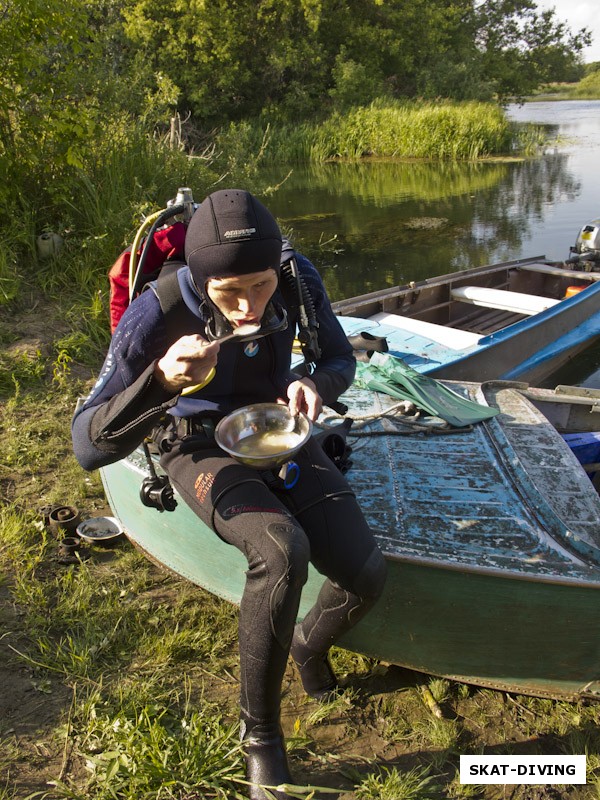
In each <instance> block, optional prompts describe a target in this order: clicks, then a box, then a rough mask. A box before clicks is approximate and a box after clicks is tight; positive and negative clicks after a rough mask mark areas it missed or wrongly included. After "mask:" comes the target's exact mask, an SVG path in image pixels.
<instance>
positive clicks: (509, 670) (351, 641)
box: [102, 454, 600, 699]
mask: <svg viewBox="0 0 600 800" xmlns="http://www.w3.org/2000/svg"><path fill="white" fill-rule="evenodd" d="M143 477H144V470H143V462H142V461H141V458H140V457H139V454H138V456H136V457H135V458H134V459H132V460H124V461H121V462H119V463H117V464H113V465H111V466H109V467H106V468H104V469H103V470H102V478H103V482H104V485H105V489H106V493H107V496H108V499H109V502H110V505H111V507H112V509H113V512H114V513H115V514H116V516H118V518H119V519H120V520H121V522H122V523H123V526H124V528H125V531H126V533H127V536H128V538H129V539H130V540H131V541H132V542H133V543H134V544H135V545H136V546H137V547H139V548H140V549H141V550H142V551H143V552H144V553H145V554H146V555H147V556H148V557H149V558H150V559H151V560H153V561H154V562H156V563H158V564H160V565H162V566H163V567H166V568H167V569H169V570H170V571H172V572H174V573H176V574H178V575H180V576H182V577H184V578H186V579H188V580H190V581H192V582H193V583H195V584H197V585H199V586H201V587H203V588H205V589H207V590H208V591H210V592H212V593H214V594H216V595H218V596H220V597H222V598H225V599H226V600H229V601H231V602H234V603H239V600H240V597H241V594H242V591H243V587H244V581H245V569H246V563H245V560H244V558H243V556H242V555H241V553H239V552H238V551H237V550H236V549H235V548H233V547H231V546H229V545H227V544H226V543H225V542H223V541H222V540H221V539H219V537H218V536H217V535H216V534H214V533H213V532H212V531H211V530H210V529H208V528H207V527H206V526H205V525H204V524H203V523H202V522H201V521H200V520H199V519H198V518H197V517H196V516H195V515H194V514H193V512H192V511H191V510H190V509H189V508H188V507H187V506H186V505H185V503H183V501H181V500H179V502H178V506H177V509H176V511H175V512H173V513H169V512H164V513H159V512H157V511H156V510H154V509H150V508H147V507H145V506H143V505H142V504H141V502H140V501H139V499H138V495H139V486H140V483H141V480H142V478H143ZM387 563H388V570H389V574H388V580H387V583H386V589H385V591H384V594H383V596H382V598H381V599H380V601H379V602H378V604H377V605H376V607H375V608H374V609H373V610H372V611H371V613H370V614H369V615H368V616H367V617H366V618H365V619H363V620H362V621H361V622H359V623H358V625H357V626H356V627H355V628H354V629H353V630H352V631H351V632H350V633H348V634H347V635H346V636H345V637H344V638H343V640H342V641H341V642H340V644H341V645H342V646H344V647H346V648H348V649H350V650H353V651H356V652H360V653H363V654H366V655H369V656H373V657H375V658H378V659H381V660H384V661H387V662H391V663H395V664H398V665H402V666H404V667H408V668H410V669H414V670H418V671H423V672H426V673H429V674H435V675H440V676H445V677H448V678H452V679H456V680H459V681H463V682H466V683H472V684H476V685H480V686H487V687H492V688H497V689H503V690H507V691H513V692H519V693H525V694H532V695H539V696H548V697H555V698H563V699H575V698H577V697H590V698H597V699H600V640H599V638H598V635H597V621H598V612H599V609H600V582H590V583H588V582H586V581H583V580H581V581H579V580H564V581H561V580H557V579H555V578H541V579H540V577H539V576H531V575H523V574H511V573H510V572H506V571H502V570H499V569H498V570H494V569H478V568H464V567H460V566H458V565H451V564H444V563H440V562H438V563H427V562H426V561H424V560H420V559H416V558H403V557H399V556H397V555H390V554H388V555H387ZM322 580H323V578H322V576H320V575H319V574H318V573H317V572H316V571H315V570H313V569H312V568H311V570H310V573H309V579H308V582H307V585H306V586H305V589H304V591H303V596H302V604H301V608H300V617H302V616H303V615H304V614H305V613H306V612H307V610H308V609H309V608H310V606H311V605H312V604H313V603H314V601H315V599H316V596H317V593H318V591H319V588H320V586H321V583H322Z"/></svg>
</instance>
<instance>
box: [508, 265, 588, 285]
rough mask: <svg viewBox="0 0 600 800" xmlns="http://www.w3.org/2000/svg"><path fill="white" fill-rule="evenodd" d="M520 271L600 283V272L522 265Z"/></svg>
mask: <svg viewBox="0 0 600 800" xmlns="http://www.w3.org/2000/svg"><path fill="white" fill-rule="evenodd" d="M518 269H524V270H527V272H543V273H544V274H545V275H556V276H557V277H560V278H573V279H574V280H578V281H600V272H584V271H581V270H577V271H576V270H574V269H562V268H561V267H553V266H551V265H550V264H521V265H520V266H519V267H518Z"/></svg>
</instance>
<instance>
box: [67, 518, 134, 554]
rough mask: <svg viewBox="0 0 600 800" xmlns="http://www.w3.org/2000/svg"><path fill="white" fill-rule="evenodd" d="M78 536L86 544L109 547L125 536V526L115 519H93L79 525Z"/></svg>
mask: <svg viewBox="0 0 600 800" xmlns="http://www.w3.org/2000/svg"><path fill="white" fill-rule="evenodd" d="M77 535H78V536H79V538H80V539H83V541H84V542H89V543H90V544H99V545H102V546H104V547H109V546H111V545H113V544H115V543H116V542H117V540H118V539H120V538H121V536H123V526H122V525H121V523H120V522H119V520H118V519H116V518H115V517H91V518H90V519H86V520H84V521H83V522H80V523H79V525H78V526H77Z"/></svg>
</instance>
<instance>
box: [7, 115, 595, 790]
mask: <svg viewBox="0 0 600 800" xmlns="http://www.w3.org/2000/svg"><path fill="white" fill-rule="evenodd" d="M380 112H381V113H382V114H383V113H384V112H383V111H382V110H381V109H379V108H375V107H374V108H373V109H372V116H371V120H372V121H373V120H377V119H379V117H378V115H379V114H380ZM386 113H387V112H386ZM398 113H399V111H398ZM427 113H428V114H431V115H433V109H428V111H427ZM367 116H368V115H367V114H366V113H365V117H364V119H365V120H366V119H367ZM483 116H485V115H483ZM458 117H460V114H458V115H457V118H458ZM433 118H434V116H429V117H428V120H429V122H427V123H425V121H424V122H423V127H422V130H423V131H425V130H426V129H427V127H428V125H430V124H431V120H432V119H433ZM451 118H452V117H448V119H451ZM396 119H397V117H396V116H394V115H393V114H391V112H390V117H389V120H391V121H392V122H393V121H394V120H396ZM415 119H416V118H413V122H414V121H415ZM423 119H425V117H424V118H423ZM407 126H408V123H407ZM366 127H368V126H366ZM408 127H410V126H408ZM434 127H435V126H434ZM392 129H393V124H391V125H390V127H389V129H388V132H389V130H392ZM476 129H477V128H476V125H475V123H472V127H471V132H472V134H473V133H474V132H475V131H476ZM256 130H257V131H258V128H257V129H256ZM449 131H450V128H448V129H447V130H446V137H449ZM263 132H264V131H263ZM278 135H279V134H278ZM332 135H333V134H332ZM378 135H379V134H378ZM406 135H407V136H408V133H407V134H406ZM421 135H422V136H424V135H425V134H424V133H422V134H421ZM273 137H275V133H274V132H273ZM258 139H260V142H259V144H258V146H257V147H255V146H254V145H252V146H250V145H249V144H248V145H247V146H246V145H244V146H243V147H241V146H238V147H237V149H236V148H234V147H233V145H232V146H231V147H230V148H228V149H225V150H223V151H222V152H221V153H220V154H218V153H219V149H218V148H216V149H215V150H214V151H212V155H211V156H210V157H209V156H207V155H206V151H202V154H200V152H199V151H197V152H196V153H194V154H193V155H192V157H190V153H189V151H185V150H183V149H179V148H174V149H173V148H170V147H167V146H165V144H164V143H161V142H160V141H157V140H156V139H155V138H153V137H147V136H145V135H136V136H134V135H133V134H131V135H130V136H129V137H113V138H112V140H111V141H108V140H107V141H106V142H105V143H104V144H98V150H97V152H96V153H95V157H94V158H91V157H90V159H89V160H88V162H87V163H86V165H85V169H74V170H73V171H72V172H71V173H68V174H62V175H61V178H60V181H58V180H56V181H54V182H53V183H52V182H49V181H44V180H42V177H43V176H44V175H46V172H43V171H41V168H40V172H38V173H37V177H36V174H34V173H28V174H27V175H26V176H23V182H22V185H21V186H13V187H12V188H13V189H15V191H14V192H13V195H12V197H13V200H12V203H13V205H12V211H11V214H10V225H9V226H6V227H5V230H4V235H3V244H2V246H1V249H0V253H1V258H0V303H1V304H2V318H1V320H0V346H1V353H0V370H1V371H0V403H1V404H2V416H1V419H0V448H1V453H2V456H1V457H0V490H1V498H2V507H1V509H0V569H1V573H0V574H1V578H0V620H1V625H2V633H1V634H0V682H1V685H2V687H3V691H2V692H0V776H1V778H2V780H0V800H8V799H9V798H11V800H25V798H33V797H39V798H42V797H46V798H51V799H52V800H57V799H58V798H71V800H84V798H85V800H109V798H110V800H158V798H160V800H164V799H165V798H174V799H176V800H204V799H205V798H213V797H215V798H222V800H225V798H227V800H233V798H241V797H243V796H244V785H243V780H242V779H243V770H242V762H241V758H240V752H239V746H238V744H237V719H236V707H237V695H238V688H239V687H238V681H237V654H236V645H235V639H236V610H235V608H234V607H232V606H230V605H228V604H226V603H224V602H222V601H219V600H217V599H215V598H214V597H212V596H210V595H208V594H207V593H205V592H203V591H202V590H200V589H197V588H195V587H193V586H191V585H189V584H187V583H185V582H184V581H182V580H180V579H177V578H174V577H172V576H169V575H167V574H165V573H164V572H162V571H161V570H159V569H158V568H157V567H155V566H153V565H151V564H150V563H149V562H147V561H146V560H145V559H144V558H143V557H142V556H141V555H140V554H139V553H137V552H136V551H134V550H133V548H132V547H131V546H130V545H129V544H127V543H126V542H124V543H123V544H122V545H121V546H119V547H118V548H116V549H114V550H101V549H98V548H90V549H89V550H87V552H86V555H87V556H88V557H87V558H86V559H85V560H84V561H83V562H82V563H81V564H77V565H63V564H61V563H59V561H58V558H57V554H58V553H57V551H58V545H57V541H56V540H55V539H54V538H53V537H52V536H51V535H50V534H49V533H48V532H47V531H46V530H45V529H44V527H43V525H42V522H41V509H42V507H43V506H45V505H47V504H64V503H67V504H69V505H75V506H77V507H78V508H79V509H80V510H81V511H82V512H83V514H84V515H95V514H104V513H109V509H108V507H107V505H106V500H105V498H104V495H103V491H102V487H101V483H100V480H99V477H98V475H97V474H91V475H88V474H86V473H84V472H83V471H82V470H81V469H80V468H79V467H78V465H77V464H76V462H75V460H74V457H73V456H72V454H71V447H70V434H69V420H70V417H71V413H72V410H73V407H74V404H75V401H76V398H77V396H78V395H81V394H85V393H87V391H89V389H90V388H91V386H92V384H93V381H94V376H95V374H96V373H97V370H98V368H99V365H100V363H101V360H102V357H103V353H104V351H105V348H106V345H107V343H108V308H107V281H106V271H107V269H108V267H109V265H110V264H111V263H112V261H113V260H114V258H115V257H116V255H117V253H118V252H119V251H120V250H121V249H122V248H123V247H124V246H125V245H126V244H128V243H129V242H130V241H131V238H132V235H133V232H134V231H135V229H136V228H137V225H138V224H139V221H140V218H141V216H142V215H143V214H148V213H151V212H153V211H155V210H156V209H157V208H160V207H163V206H164V203H165V201H166V199H167V198H169V197H171V196H172V195H173V193H174V191H175V190H176V188H177V186H180V185H191V186H192V187H193V189H194V193H195V196H196V198H198V199H200V198H201V197H202V196H203V195H204V194H205V193H206V192H207V191H210V189H211V188H212V187H213V186H215V185H224V184H227V183H229V184H233V183H236V184H238V185H245V186H248V188H252V189H254V190H258V191H261V192H262V193H266V194H267V196H268V190H267V188H266V187H264V186H258V185H256V183H255V182H256V180H257V178H256V172H255V166H256V163H257V158H256V156H257V154H259V150H260V146H261V145H262V144H263V138H262V132H261V133H260V135H259V134H258V133H257V141H258ZM443 140H444V137H443V136H442V135H441V134H440V141H443ZM251 141H252V142H253V141H254V140H251V138H250V136H249V138H248V142H251ZM338 141H341V139H340V140H338ZM356 141H358V139H357V140H356ZM361 141H362V140H361ZM365 141H366V140H365ZM373 141H374V140H373ZM368 146H369V147H370V146H371V145H368ZM353 147H354V150H352V148H350V147H349V146H348V154H350V153H351V152H354V154H355V155H356V154H358V151H359V149H360V148H359V147H358V146H357V145H356V143H355V145H353ZM361 147H362V145H361ZM448 147H449V146H448ZM448 147H447V152H450V149H448ZM334 149H338V150H339V149H342V148H341V147H337V146H336V148H334ZM467 150H468V148H467V149H465V152H467ZM471 151H472V152H474V146H473V147H472V148H471ZM327 152H329V151H327ZM478 152H480V154H483V150H479V151H478ZM249 153H250V154H254V155H253V156H252V155H250V156H249ZM259 156H260V154H259ZM327 157H329V156H327ZM36 181H37V182H36ZM25 187H26V188H27V191H25V190H24V188H25ZM44 228H47V229H50V230H53V231H55V232H57V233H59V234H60V235H61V236H62V237H63V239H64V245H63V249H62V251H61V252H60V253H59V255H58V256H57V257H56V258H51V259H49V260H46V261H42V260H39V259H38V257H37V254H36V248H35V240H36V237H37V236H38V235H39V234H40V233H41V232H42V231H43V230H44ZM335 664H336V668H337V669H338V671H339V672H340V674H342V675H343V676H344V683H345V686H346V690H345V693H344V695H343V697H342V698H341V699H340V700H338V701H336V702H335V703H332V704H330V705H326V706H323V707H321V706H317V705H316V704H315V703H313V702H312V701H308V700H307V699H306V697H305V696H304V694H303V693H302V691H301V688H300V686H299V682H298V679H297V676H296V675H295V673H294V671H293V670H292V668H291V667H290V669H289V671H288V673H287V676H286V681H285V685H284V690H285V694H284V727H285V731H286V734H287V736H288V738H289V742H290V751H291V761H292V767H293V772H294V775H295V776H296V777H297V779H298V781H299V783H302V784H304V785H311V784H317V785H321V786H325V787H330V788H336V789H338V790H340V792H341V794H340V797H341V798H342V800H351V799H352V800H354V799H355V798H356V800H433V799H434V798H436V799H437V798H440V800H441V798H465V800H467V798H484V800H500V798H502V799H503V800H504V798H507V797H510V798H511V800H534V799H535V800H551V799H553V798H558V797H564V798H569V800H599V798H600V734H599V732H598V731H599V729H600V705H586V704H583V703H578V704H568V703H555V702H552V701H548V700H535V699H531V698H524V697H513V696H508V695H505V694H502V693H498V692H492V691H486V690H478V689H473V688H469V687H466V686H463V685H460V684H456V683H452V682H449V681H443V680H437V679H431V678H428V677H427V676H423V675H417V674H415V673H411V672H407V671H404V670H401V669H399V668H397V667H394V666H391V665H387V664H379V663H376V662H373V661H371V660H368V659H365V658H362V657H360V656H357V655H352V654H349V653H346V652H345V651H342V650H337V651H336V652H335ZM432 697H433V698H434V699H435V700H436V701H437V705H435V704H434V703H433V702H432ZM439 714H441V716H440V715H439ZM467 752H473V753H477V752H486V753H507V752H514V753H550V754H556V753H559V754H560V753H588V781H589V784H588V786H586V787H563V788H560V790H559V789H550V788H548V789H538V788H535V789H528V788H527V787H512V788H510V789H509V790H507V791H508V793H507V791H504V790H503V789H502V787H498V786H496V787H494V786H491V787H469V786H461V785H460V784H459V783H458V779H457V765H458V755H459V754H460V753H467ZM298 794H299V795H300V796H302V795H304V796H307V794H310V791H309V790H306V791H304V792H298ZM333 796H336V795H335V794H334V795H333Z"/></svg>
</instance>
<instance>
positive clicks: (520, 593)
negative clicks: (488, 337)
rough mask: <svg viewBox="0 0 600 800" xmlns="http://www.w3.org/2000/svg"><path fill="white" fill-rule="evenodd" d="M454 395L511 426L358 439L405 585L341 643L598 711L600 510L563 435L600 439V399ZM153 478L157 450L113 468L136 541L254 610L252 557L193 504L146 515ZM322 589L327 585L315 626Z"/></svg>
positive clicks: (358, 468) (110, 488) (392, 426)
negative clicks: (249, 582)
mask: <svg viewBox="0 0 600 800" xmlns="http://www.w3.org/2000/svg"><path fill="white" fill-rule="evenodd" d="M447 386H450V387H451V388H452V389H453V390H454V391H456V392H457V393H458V394H460V395H461V396H463V397H465V398H470V399H474V400H476V401H477V402H480V403H482V404H488V405H490V406H492V407H497V408H499V410H500V413H499V414H498V415H497V416H495V417H493V418H491V419H489V420H485V421H483V422H480V423H478V424H475V425H473V426H470V427H467V428H459V429H451V430H452V432H444V433H442V432H441V431H443V430H447V429H444V428H443V427H441V426H440V425H439V423H440V420H436V419H434V418H431V417H424V418H423V419H422V420H420V421H421V422H423V423H424V424H426V425H431V426H432V429H433V431H438V432H437V433H436V432H433V433H427V434H425V433H423V432H416V431H415V430H414V429H413V427H411V426H408V427H407V426H406V425H404V424H400V423H398V422H396V421H392V420H390V419H386V418H385V417H383V418H380V419H378V420H377V421H375V422H372V423H370V424H369V426H368V427H366V428H363V429H362V431H359V432H362V433H363V434H366V433H369V431H376V432H377V435H364V436H361V437H360V438H358V437H357V438H356V439H355V440H352V432H351V434H350V437H349V443H351V444H352V447H353V452H352V461H353V466H352V468H351V469H350V471H349V472H348V475H347V477H348V478H349V480H350V482H351V484H352V486H353V488H354V489H355V490H356V493H357V495H358V498H359V500H360V502H361V505H362V507H363V509H364V512H365V514H366V516H367V519H368V520H369V523H370V525H371V527H372V529H373V530H374V531H375V533H376V535H377V537H378V540H379V543H380V546H381V548H382V550H383V551H384V553H385V555H386V559H387V561H388V566H389V577H388V581H387V585H386V589H385V592H384V595H383V597H382V599H381V600H380V601H379V603H378V604H377V606H376V607H375V609H374V610H373V611H372V612H371V613H370V614H369V615H368V616H367V617H366V618H365V619H364V620H363V621H362V622H360V623H359V624H358V625H357V626H356V628H355V629H354V630H353V631H351V632H350V633H349V634H347V635H346V637H345V638H344V639H343V641H342V642H341V645H342V646H344V647H346V648H348V649H350V650H354V651H357V652H360V653H364V654H367V655H370V656H373V657H376V658H378V659H381V660H384V661H387V662H391V663H395V664H399V665H402V666H405V667H408V668H411V669H414V670H418V671H422V672H425V673H428V674H433V675H439V676H445V677H448V678H451V679H455V680H458V681H462V682H466V683H471V684H475V685H479V686H487V687H493V688H496V689H501V690H506V691H510V692H518V693H524V694H531V695H537V696H547V697H553V698H563V699H576V698H591V699H596V700H598V699H600V636H599V634H598V621H599V620H600V499H599V497H598V493H597V492H596V490H595V488H594V484H593V482H592V480H590V477H589V476H588V475H587V474H586V472H585V470H584V469H583V468H582V466H581V465H580V463H579V461H578V460H577V458H576V457H575V456H574V454H573V452H572V450H571V449H570V448H569V446H568V445H567V444H566V443H565V441H564V439H563V437H562V436H561V433H560V432H559V430H557V429H561V428H562V431H563V432H565V431H572V430H574V429H575V427H578V428H579V429H582V430H593V429H594V428H595V429H597V430H600V418H599V417H600V415H599V413H598V410H597V408H598V407H600V393H598V392H596V393H594V392H593V391H592V392H591V393H590V392H589V390H585V391H584V390H576V389H573V390H570V389H569V390H564V389H562V390H556V391H553V392H551V391H549V390H546V391H544V390H529V389H528V388H527V387H526V385H524V384H510V383H506V382H500V381H499V382H492V383H488V384H469V383H448V384H447ZM586 392H587V394H586ZM343 400H344V401H345V402H346V403H347V404H348V406H349V408H350V410H349V413H348V416H349V417H353V418H356V417H357V416H362V415H364V414H366V413H368V412H376V413H378V414H384V413H385V412H386V410H387V409H389V407H390V406H391V405H392V404H393V403H394V402H396V401H395V400H393V398H391V397H389V396H388V395H386V394H381V393H377V392H371V391H366V390H364V389H362V390H361V389H359V388H357V387H356V386H354V387H352V388H351V389H350V391H349V392H348V393H347V394H346V395H345V396H344V397H343ZM573 410H574V413H571V412H573ZM592 410H593V411H592ZM357 424H358V423H357ZM407 431H408V432H407ZM598 460H599V461H600V458H599V459H598ZM596 466H597V467H599V468H600V465H596ZM147 472H148V468H147V464H146V460H145V458H144V455H143V453H142V451H141V450H138V451H136V452H135V453H133V454H132V455H131V456H130V457H129V458H127V459H125V460H123V461H120V462H118V463H116V464H113V465H111V466H108V467H106V468H104V469H103V470H102V478H103V481H104V486H105V489H106V493H107V496H108V499H109V502H110V505H111V507H112V510H113V512H114V514H115V516H116V517H118V518H119V519H120V520H121V522H122V524H123V526H124V529H125V532H126V534H127V536H128V537H129V539H130V540H131V541H132V542H133V543H134V544H135V545H136V546H137V547H139V548H141V549H142V550H143V551H144V552H145V553H146V554H147V555H148V556H149V557H150V558H151V559H152V560H153V561H155V562H157V563H159V564H161V565H163V566H164V567H166V568H168V569H169V570H171V571H173V572H175V573H177V574H179V575H181V576H183V577H184V578H187V579H189V580H190V581H192V582H194V583H196V584H198V585H199V586H202V587H204V588H206V589H208V590H209V591H211V592H213V593H215V594H216V595H219V596H221V597H223V598H226V599H227V600H230V601H232V602H234V603H235V602H237V601H239V598H240V596H241V593H242V589H243V585H244V571H245V561H244V559H243V557H242V555H241V554H240V553H239V552H238V551H237V550H236V549H235V548H233V547H230V546H228V545H226V544H225V543H223V542H222V541H221V540H220V539H219V538H218V537H217V536H216V535H214V534H213V533H212V532H211V531H210V530H209V529H208V528H206V527H205V526H203V525H202V524H201V523H200V521H199V520H198V518H197V517H196V516H195V515H194V514H193V513H192V512H191V511H190V510H189V508H188V507H187V506H186V505H185V503H184V502H183V501H182V500H181V499H178V505H177V508H176V509H175V511H174V512H163V513H158V512H157V511H156V510H154V509H152V508H148V507H146V506H144V505H143V504H142V503H141V501H140V498H139V491H140V484H141V481H142V479H143V478H144V477H145V476H146V475H147ZM321 581H322V578H321V576H320V575H319V574H318V573H316V572H315V571H311V573H310V577H309V581H308V583H307V585H306V587H305V591H304V593H303V601H302V606H301V611H300V613H301V615H302V614H304V613H306V610H307V609H308V608H309V607H310V605H311V604H312V603H313V601H314V600H315V598H316V595H317V592H318V590H319V587H320V584H321Z"/></svg>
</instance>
